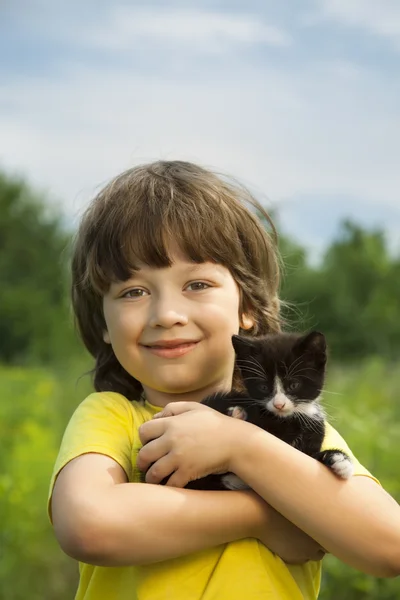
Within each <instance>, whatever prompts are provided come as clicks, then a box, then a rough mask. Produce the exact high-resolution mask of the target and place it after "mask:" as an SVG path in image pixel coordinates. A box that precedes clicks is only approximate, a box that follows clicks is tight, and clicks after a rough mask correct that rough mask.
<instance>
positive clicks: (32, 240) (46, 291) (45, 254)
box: [0, 173, 76, 363]
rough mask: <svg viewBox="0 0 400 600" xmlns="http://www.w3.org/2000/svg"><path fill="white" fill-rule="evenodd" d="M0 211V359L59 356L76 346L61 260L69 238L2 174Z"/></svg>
mask: <svg viewBox="0 0 400 600" xmlns="http://www.w3.org/2000/svg"><path fill="white" fill-rule="evenodd" d="M0 215H1V219H0V281H1V282H2V284H3V285H2V286H1V287H0V360H1V361H2V362H8V363H22V362H27V361H30V360H32V359H33V360H35V361H49V360H53V359H54V358H56V357H59V358H60V359H61V358H63V357H65V356H67V355H68V354H69V353H70V352H71V350H72V349H73V348H74V347H76V342H75V338H74V334H73V330H72V327H71V323H70V317H69V311H68V294H67V274H66V260H65V251H66V247H67V244H68V241H69V239H70V236H69V235H68V234H67V233H66V232H65V231H64V229H63V227H62V223H61V217H60V216H59V215H57V214H56V213H55V212H54V211H53V213H52V212H51V211H50V209H49V207H48V206H47V205H46V204H45V203H44V202H43V201H41V200H40V199H39V198H38V197H37V196H36V195H35V194H34V193H33V192H32V191H30V190H29V188H28V187H27V186H26V185H25V184H24V183H23V182H22V181H19V180H15V179H11V178H9V177H6V176H4V175H1V173H0ZM4 284H6V285H4Z"/></svg>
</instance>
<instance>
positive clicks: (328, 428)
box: [321, 423, 381, 485]
mask: <svg viewBox="0 0 400 600" xmlns="http://www.w3.org/2000/svg"><path fill="white" fill-rule="evenodd" d="M330 449H337V450H343V452H345V453H346V454H347V455H348V456H350V458H351V459H352V461H353V464H354V475H364V476H365V477H370V478H371V479H373V480H374V481H376V483H378V484H379V485H381V483H380V481H379V480H378V479H377V478H376V477H374V476H373V475H371V473H370V472H369V471H368V470H367V469H366V468H365V467H363V465H362V464H361V463H360V462H359V461H358V460H357V458H356V457H355V456H354V454H353V452H352V451H351V450H350V448H349V446H348V445H347V443H346V442H345V440H344V439H343V438H342V436H341V435H340V434H339V433H338V432H337V431H336V429H334V428H333V427H332V425H330V424H329V423H325V438H324V441H323V443H322V446H321V450H330Z"/></svg>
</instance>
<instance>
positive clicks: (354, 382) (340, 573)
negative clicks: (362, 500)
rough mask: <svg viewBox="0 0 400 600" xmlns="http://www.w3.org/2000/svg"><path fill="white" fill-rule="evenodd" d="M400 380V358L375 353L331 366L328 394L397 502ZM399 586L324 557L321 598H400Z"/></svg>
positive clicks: (345, 431) (353, 442)
mask: <svg viewBox="0 0 400 600" xmlns="http://www.w3.org/2000/svg"><path fill="white" fill-rule="evenodd" d="M399 385H400V369H399V364H398V363H397V364H396V363H387V362H385V361H384V360H382V359H381V358H377V357H372V358H370V359H368V360H367V361H365V363H364V364H363V365H362V366H359V367H353V368H347V369H345V368H343V367H338V366H334V367H333V368H331V369H330V373H329V377H328V382H327V385H326V390H327V391H326V393H325V395H324V397H325V399H326V400H325V401H324V405H325V407H326V409H327V413H328V415H331V418H329V420H330V422H331V424H332V425H333V426H334V427H335V428H336V429H337V430H338V431H339V432H340V433H341V435H342V436H343V437H344V438H345V439H346V441H347V442H348V444H349V446H350V448H351V449H352V451H353V452H354V454H355V455H356V457H357V458H358V460H359V461H360V462H361V463H362V464H363V465H364V466H366V467H367V469H369V471H371V472H372V473H373V474H374V475H375V476H376V477H377V478H378V479H379V480H380V482H381V484H382V485H383V487H384V488H385V489H386V490H387V491H388V492H389V493H390V494H391V495H392V496H393V497H394V498H395V499H396V500H397V501H398V502H400V480H399V468H398V465H399V463H400V446H399V443H398V440H399V437H400V405H399V403H398V402H397V395H398V389H399ZM329 392H331V393H329ZM377 543H379V540H377ZM399 590H400V582H399V579H398V578H396V579H378V578H376V577H370V576H367V575H364V574H363V573H360V572H359V571H356V570H354V569H351V568H350V567H348V566H347V565H344V564H343V563H341V562H340V561H339V560H337V559H336V558H334V557H332V556H327V557H326V558H325V559H324V569H323V583H322V590H321V595H320V600H336V599H337V598H340V600H364V599H365V598H368V600H397V599H398V598H399Z"/></svg>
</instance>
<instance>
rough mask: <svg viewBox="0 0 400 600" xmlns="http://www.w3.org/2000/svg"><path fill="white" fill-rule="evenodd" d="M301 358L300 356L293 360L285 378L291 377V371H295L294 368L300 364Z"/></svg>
mask: <svg viewBox="0 0 400 600" xmlns="http://www.w3.org/2000/svg"><path fill="white" fill-rule="evenodd" d="M302 358H303V357H302V356H298V357H297V358H296V359H295V360H294V361H293V362H292V364H291V365H290V369H289V373H288V374H287V377H290V376H291V375H292V371H293V369H295V368H296V367H297V366H298V365H299V363H300V362H301V360H302Z"/></svg>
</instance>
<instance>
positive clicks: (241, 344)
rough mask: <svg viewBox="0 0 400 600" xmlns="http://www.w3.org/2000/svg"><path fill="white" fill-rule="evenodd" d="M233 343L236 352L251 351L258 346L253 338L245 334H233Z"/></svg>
mask: <svg viewBox="0 0 400 600" xmlns="http://www.w3.org/2000/svg"><path fill="white" fill-rule="evenodd" d="M232 345H233V347H234V349H235V352H236V353H239V352H240V351H242V352H249V351H250V350H251V349H252V348H255V347H256V343H255V342H254V341H253V340H252V339H251V338H249V337H246V336H244V335H233V336H232Z"/></svg>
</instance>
